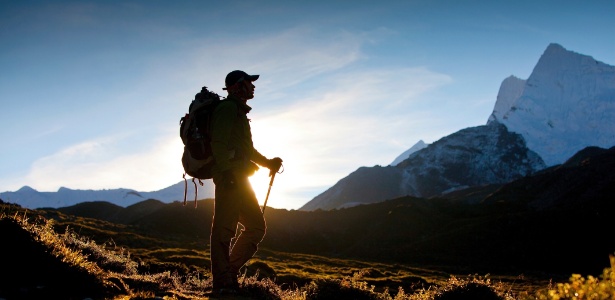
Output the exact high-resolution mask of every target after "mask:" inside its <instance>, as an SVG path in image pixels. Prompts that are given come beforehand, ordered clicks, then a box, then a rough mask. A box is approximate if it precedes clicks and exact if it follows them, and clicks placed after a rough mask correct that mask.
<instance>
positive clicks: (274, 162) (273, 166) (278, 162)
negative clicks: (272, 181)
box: [265, 157, 282, 177]
mask: <svg viewBox="0 0 615 300" xmlns="http://www.w3.org/2000/svg"><path fill="white" fill-rule="evenodd" d="M265 167H267V168H268V169H269V170H270V171H269V176H270V177H271V176H273V174H275V173H277V172H278V171H279V170H280V168H281V167H282V159H281V158H279V157H274V158H272V159H268V160H267V165H266V166H265Z"/></svg>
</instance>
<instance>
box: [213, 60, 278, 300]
mask: <svg viewBox="0 0 615 300" xmlns="http://www.w3.org/2000/svg"><path fill="white" fill-rule="evenodd" d="M258 77H259V75H248V74H247V73H246V72H243V71H239V70H236V71H232V72H230V73H229V74H228V75H227V76H226V79H225V85H226V88H224V89H225V90H227V92H228V97H227V98H226V100H225V101H222V102H221V103H220V104H219V105H218V106H217V107H216V108H215V110H214V112H213V116H212V120H211V139H212V141H211V149H212V152H213V156H214V159H215V165H214V166H213V168H212V174H213V181H214V184H215V186H216V191H215V202H214V203H215V204H214V217H213V222H212V223H213V224H212V228H211V240H210V247H211V273H212V276H213V292H214V293H233V292H235V291H236V290H237V289H238V288H239V284H238V282H237V277H238V275H239V269H240V268H241V267H242V266H243V265H244V264H245V263H246V262H247V261H248V260H249V259H250V258H252V256H253V255H254V253H256V250H257V249H258V244H259V243H260V242H261V241H262V239H263V237H264V236H265V230H266V225H265V218H264V216H263V213H262V212H261V210H260V207H259V204H258V201H257V199H256V196H255V194H254V191H253V190H252V186H251V185H250V182H249V181H248V177H250V176H251V175H252V174H254V172H255V171H256V170H258V166H257V165H256V164H258V165H260V166H263V167H266V168H268V169H269V170H270V176H271V175H272V174H275V172H277V171H278V170H279V169H280V167H281V165H282V159H280V158H279V157H276V158H273V159H267V158H266V157H265V156H263V155H262V154H260V153H259V152H258V151H257V150H256V149H254V146H253V143H252V133H251V131H250V123H249V121H250V120H249V119H248V117H247V114H248V113H249V112H250V110H251V109H252V108H251V107H250V106H248V104H247V101H248V100H250V99H252V98H254V88H255V86H254V81H256V80H257V79H258ZM238 223H241V225H242V226H243V228H242V229H241V231H240V233H239V236H238V237H236V238H235V232H236V229H237V228H238ZM233 242H234V243H233Z"/></svg>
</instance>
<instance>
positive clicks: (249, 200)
mask: <svg viewBox="0 0 615 300" xmlns="http://www.w3.org/2000/svg"><path fill="white" fill-rule="evenodd" d="M238 181H239V182H238V192H239V193H240V195H238V196H239V197H240V199H241V201H240V202H241V205H240V207H239V222H240V223H241V224H242V225H243V227H244V228H243V230H241V233H240V234H239V237H237V240H236V241H235V245H233V249H232V250H231V255H230V269H229V270H230V272H231V273H233V274H235V275H234V276H237V273H238V272H239V269H240V268H241V267H242V266H243V265H244V264H245V263H246V262H248V260H250V258H252V256H253V255H254V253H256V250H258V244H259V243H260V242H261V241H262V240H263V237H264V236H265V231H266V224H265V218H264V217H263V213H262V212H261V209H260V206H259V205H258V200H257V199H256V195H255V194H254V190H252V186H251V185H250V181H248V178H247V177H245V178H241V179H238Z"/></svg>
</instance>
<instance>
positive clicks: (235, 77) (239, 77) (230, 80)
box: [224, 70, 260, 87]
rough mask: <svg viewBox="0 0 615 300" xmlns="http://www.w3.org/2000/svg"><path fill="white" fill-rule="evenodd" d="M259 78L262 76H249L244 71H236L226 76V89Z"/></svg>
mask: <svg viewBox="0 0 615 300" xmlns="http://www.w3.org/2000/svg"><path fill="white" fill-rule="evenodd" d="M259 76H260V75H248V73H246V72H244V71H241V70H235V71H233V72H230V73H228V75H226V79H224V84H226V87H229V86H232V85H234V84H235V83H238V82H241V81H243V80H250V81H256V80H257V79H258V77H259Z"/></svg>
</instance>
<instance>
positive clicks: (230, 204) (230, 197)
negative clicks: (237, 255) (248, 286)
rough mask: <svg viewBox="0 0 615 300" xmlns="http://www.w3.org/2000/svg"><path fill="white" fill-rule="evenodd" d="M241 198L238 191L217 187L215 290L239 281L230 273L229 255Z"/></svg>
mask: <svg viewBox="0 0 615 300" xmlns="http://www.w3.org/2000/svg"><path fill="white" fill-rule="evenodd" d="M239 196H240V195H239V194H238V193H237V190H236V189H229V188H226V187H223V186H216V191H215V202H214V203H215V204H214V216H213V222H212V227H211V237H210V251H211V273H212V277H213V289H214V290H218V289H220V288H224V287H228V286H229V285H233V284H234V283H235V282H236V281H237V276H236V274H232V273H231V272H230V268H231V264H230V261H229V253H230V246H231V240H232V239H233V237H234V236H235V229H236V228H237V222H238V221H239V206H240V201H239V199H241V197H239ZM233 276H234V278H233Z"/></svg>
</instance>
